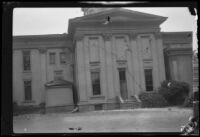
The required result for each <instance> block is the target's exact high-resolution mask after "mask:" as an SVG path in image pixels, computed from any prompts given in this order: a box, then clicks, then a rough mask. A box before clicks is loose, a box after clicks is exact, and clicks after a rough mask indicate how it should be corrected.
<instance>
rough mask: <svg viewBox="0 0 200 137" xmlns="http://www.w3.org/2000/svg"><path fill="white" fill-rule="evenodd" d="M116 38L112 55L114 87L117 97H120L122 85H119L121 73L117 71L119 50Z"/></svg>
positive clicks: (112, 45)
mask: <svg viewBox="0 0 200 137" xmlns="http://www.w3.org/2000/svg"><path fill="white" fill-rule="evenodd" d="M114 40H115V38H114V37H112V44H111V47H112V48H111V55H112V72H113V82H114V83H113V85H114V92H115V96H119V95H120V85H119V72H118V69H117V49H116V45H115V41H114Z"/></svg>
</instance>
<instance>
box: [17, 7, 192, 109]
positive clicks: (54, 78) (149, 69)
mask: <svg viewBox="0 0 200 137" xmlns="http://www.w3.org/2000/svg"><path fill="white" fill-rule="evenodd" d="M82 11H83V12H84V16H82V17H77V18H73V19H70V20H69V26H68V34H55V35H37V36H36V35H35V36H14V37H13V101H14V102H16V103H17V104H18V105H22V106H24V105H39V104H41V103H45V104H46V107H54V106H71V107H72V106H73V105H74V100H75V99H76V98H75V97H74V95H75V94H74V93H77V97H78V98H77V99H78V105H79V108H80V109H83V110H94V109H113V108H117V107H119V104H120V102H121V101H124V102H129V104H131V105H132V106H134V104H137V103H138V102H139V99H138V95H139V93H140V92H151V91H155V90H156V89H157V88H158V87H159V86H160V83H161V82H162V81H163V80H166V79H171V80H179V81H185V82H187V83H189V84H190V86H191V87H192V32H161V31H160V24H162V23H163V22H164V21H165V20H166V19H167V17H162V16H157V15H152V14H147V13H141V12H136V11H131V10H127V9H122V8H108V9H106V10H103V8H99V9H98V8H83V9H82ZM108 18H109V19H110V20H107V19H108ZM73 87H74V88H73ZM136 106H137V105H135V106H134V107H136Z"/></svg>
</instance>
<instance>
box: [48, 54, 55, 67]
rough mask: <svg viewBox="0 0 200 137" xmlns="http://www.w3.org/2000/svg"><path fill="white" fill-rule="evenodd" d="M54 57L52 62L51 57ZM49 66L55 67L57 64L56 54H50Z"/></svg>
mask: <svg viewBox="0 0 200 137" xmlns="http://www.w3.org/2000/svg"><path fill="white" fill-rule="evenodd" d="M52 55H54V56H53V57H54V61H53V62H52V60H51V57H52ZM49 64H50V65H55V64H56V52H49Z"/></svg>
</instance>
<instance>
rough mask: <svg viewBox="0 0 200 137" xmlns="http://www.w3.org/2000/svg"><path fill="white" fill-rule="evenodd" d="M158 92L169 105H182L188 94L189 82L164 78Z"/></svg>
mask: <svg viewBox="0 0 200 137" xmlns="http://www.w3.org/2000/svg"><path fill="white" fill-rule="evenodd" d="M158 93H159V94H160V95H162V96H163V97H164V98H165V99H166V100H167V102H168V104H169V105H183V103H184V101H185V99H186V98H187V97H188V94H189V84H187V83H186V82H178V81H167V80H165V81H163V82H162V83H161V86H160V87H159V88H158Z"/></svg>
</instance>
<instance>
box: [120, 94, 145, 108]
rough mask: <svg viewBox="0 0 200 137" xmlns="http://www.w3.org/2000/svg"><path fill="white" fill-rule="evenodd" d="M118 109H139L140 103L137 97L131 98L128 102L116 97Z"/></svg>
mask: <svg viewBox="0 0 200 137" xmlns="http://www.w3.org/2000/svg"><path fill="white" fill-rule="evenodd" d="M118 102H119V106H120V109H134V108H140V107H141V101H140V100H139V98H138V97H137V96H132V97H131V99H129V100H123V99H122V98H121V97H120V96H119V97H118Z"/></svg>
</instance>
